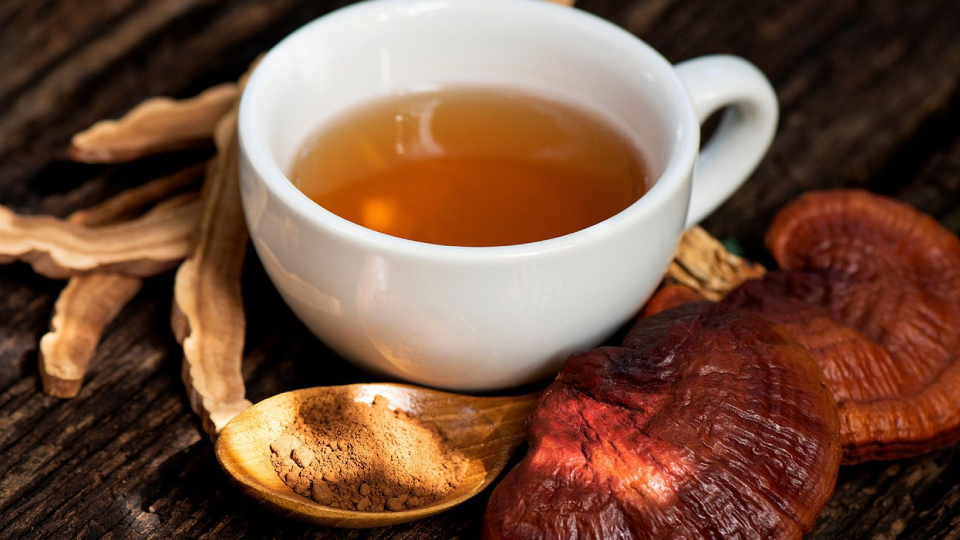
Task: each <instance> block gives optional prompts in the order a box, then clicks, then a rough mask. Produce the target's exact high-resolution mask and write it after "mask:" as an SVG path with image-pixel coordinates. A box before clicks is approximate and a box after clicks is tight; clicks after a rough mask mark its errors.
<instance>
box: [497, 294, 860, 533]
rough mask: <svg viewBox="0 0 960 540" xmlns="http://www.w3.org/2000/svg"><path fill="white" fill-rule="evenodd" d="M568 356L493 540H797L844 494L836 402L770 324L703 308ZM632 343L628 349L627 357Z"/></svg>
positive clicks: (509, 481)
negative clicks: (837, 488)
mask: <svg viewBox="0 0 960 540" xmlns="http://www.w3.org/2000/svg"><path fill="white" fill-rule="evenodd" d="M624 343H625V345H626V347H605V348H601V349H595V350H592V351H588V352H586V353H583V354H580V355H575V356H573V357H571V358H570V359H569V360H568V361H567V363H566V365H565V366H564V368H563V370H562V371H561V372H560V374H559V375H558V376H557V380H556V381H555V382H554V383H553V384H551V385H550V387H549V388H547V390H546V392H545V393H544V395H543V397H542V398H541V400H540V403H539V404H538V406H537V408H536V410H534V412H533V413H532V414H531V416H530V418H529V420H528V423H527V434H528V441H529V443H530V450H529V452H528V453H527V455H526V457H525V458H524V459H523V461H521V462H520V463H519V464H518V465H517V466H516V467H515V468H514V469H513V470H512V471H511V472H510V473H509V474H508V475H507V476H506V477H505V478H504V480H503V481H502V482H501V483H500V484H499V486H497V488H496V490H495V491H494V493H493V495H492V496H491V499H490V502H489V504H488V506H487V512H486V514H485V516H484V522H483V534H484V536H485V537H486V538H489V539H513V538H516V539H525V540H526V539H546V538H579V539H586V538H649V539H654V538H692V537H711V538H720V537H724V538H727V537H731V538H732V537H753V538H769V539H778V538H800V537H801V536H802V533H803V532H804V531H807V530H809V529H810V527H811V526H812V525H813V522H814V519H815V518H816V516H817V514H818V512H819V511H820V509H821V508H822V507H823V505H824V504H826V502H827V501H828V500H829V498H830V496H831V494H832V493H833V488H834V484H835V482H836V476H837V470H838V468H839V464H840V456H841V451H840V438H839V419H838V417H837V409H836V404H835V403H834V401H833V398H832V397H831V396H830V393H829V391H828V390H827V388H826V386H825V383H824V380H823V375H822V373H821V370H820V368H819V367H818V366H817V363H816V361H815V360H814V358H813V357H812V356H811V354H810V352H809V351H807V350H806V349H805V348H803V347H802V346H800V345H799V344H798V343H797V342H796V341H794V340H793V338H792V337H791V336H790V335H788V334H787V333H786V332H785V331H784V330H783V329H782V328H780V327H778V326H776V325H774V324H772V323H770V322H769V321H768V320H767V319H765V318H763V317H762V316H759V315H756V314H752V313H749V312H743V311H739V310H735V309H730V308H728V307H726V306H722V305H717V304H712V303H710V302H693V303H689V304H686V305H684V306H681V307H678V308H676V309H673V310H670V311H668V312H665V313H662V314H660V315H658V316H655V317H651V318H648V319H643V320H641V321H640V322H639V323H638V324H637V325H636V326H635V327H634V328H633V330H631V332H630V333H629V335H628V336H627V338H626V340H625V342H624ZM628 347H630V348H628Z"/></svg>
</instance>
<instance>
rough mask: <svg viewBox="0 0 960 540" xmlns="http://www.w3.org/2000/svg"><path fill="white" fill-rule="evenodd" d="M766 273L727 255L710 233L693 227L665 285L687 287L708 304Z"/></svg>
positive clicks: (684, 237)
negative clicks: (706, 300) (709, 301)
mask: <svg viewBox="0 0 960 540" xmlns="http://www.w3.org/2000/svg"><path fill="white" fill-rule="evenodd" d="M765 272H766V270H765V269H764V268H763V266H761V265H759V264H756V263H752V262H749V261H746V260H744V259H743V258H741V257H739V256H737V255H734V254H733V253H730V252H729V251H727V250H726V248H724V247H723V244H721V243H720V242H719V241H718V240H717V239H716V238H714V237H712V236H710V233H708V232H707V231H705V230H703V229H702V228H700V227H691V228H690V229H688V230H687V231H686V232H685V233H683V237H682V238H681V239H680V246H679V247H678V248H677V253H676V255H674V258H673V261H672V262H671V263H670V267H669V268H667V274H666V276H664V284H665V285H673V284H680V285H684V286H686V287H688V288H690V289H693V290H694V291H696V292H697V293H699V294H700V296H702V297H704V298H706V299H708V300H719V299H721V298H723V296H724V295H726V294H727V293H728V292H730V291H732V290H733V289H736V288H737V287H739V286H740V284H741V283H743V282H744V281H747V280H748V279H757V278H760V277H762V276H763V274H764V273H765Z"/></svg>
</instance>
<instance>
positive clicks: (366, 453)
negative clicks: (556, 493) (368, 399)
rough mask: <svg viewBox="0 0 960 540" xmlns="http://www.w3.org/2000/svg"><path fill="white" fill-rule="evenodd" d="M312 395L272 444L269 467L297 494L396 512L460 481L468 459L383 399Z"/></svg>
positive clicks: (363, 508) (360, 508) (349, 506)
mask: <svg viewBox="0 0 960 540" xmlns="http://www.w3.org/2000/svg"><path fill="white" fill-rule="evenodd" d="M316 397H317V399H312V400H309V401H307V402H305V403H304V404H303V405H302V406H301V410H300V411H299V415H298V416H297V417H296V419H295V420H294V422H293V423H292V424H291V425H289V426H287V428H286V429H285V430H284V433H283V435H281V436H280V437H279V438H277V440H275V441H273V442H272V443H271V444H270V451H271V456H270V459H271V462H272V463H273V467H274V469H275V470H276V471H277V474H278V475H279V476H280V478H281V479H282V480H283V481H284V483H286V484H287V485H288V486H290V488H291V489H292V490H293V491H295V492H296V493H298V494H299V495H302V496H304V497H309V498H311V499H313V500H315V501H317V502H318V503H320V504H323V505H325V506H330V507H333V508H341V509H344V510H357V511H365V512H382V511H400V510H407V509H411V508H417V507H420V506H424V505H427V504H430V503H432V502H434V501H436V500H439V499H440V498H441V497H443V496H444V495H446V494H448V493H450V492H452V491H453V490H454V489H456V487H457V486H458V485H459V484H460V482H461V481H463V478H464V476H465V475H466V471H467V459H466V458H464V457H463V455H462V454H460V453H459V452H457V451H455V450H453V449H451V448H450V447H449V445H448V444H447V443H446V442H445V440H444V439H443V437H442V436H441V434H440V433H439V432H438V431H437V430H436V429H433V428H432V427H429V426H426V425H424V424H423V423H421V422H420V421H419V420H417V419H416V418H414V417H412V416H410V415H408V414H407V413H405V412H403V411H400V410H391V409H390V407H389V405H388V402H387V400H386V398H384V397H382V396H377V397H375V398H374V400H373V403H372V404H367V403H362V402H357V401H354V400H353V399H352V398H351V397H350V396H347V395H346V394H343V395H333V396H330V395H324V396H316Z"/></svg>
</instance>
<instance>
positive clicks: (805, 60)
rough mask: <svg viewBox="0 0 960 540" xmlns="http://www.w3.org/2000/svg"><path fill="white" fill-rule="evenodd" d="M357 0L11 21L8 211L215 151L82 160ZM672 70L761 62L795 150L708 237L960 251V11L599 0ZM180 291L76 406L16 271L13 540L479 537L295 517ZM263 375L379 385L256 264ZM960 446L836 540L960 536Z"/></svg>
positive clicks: (891, 2) (881, 5)
mask: <svg viewBox="0 0 960 540" xmlns="http://www.w3.org/2000/svg"><path fill="white" fill-rule="evenodd" d="M341 3H342V0H338V1H336V2H331V1H308V0H262V1H258V0H229V1H214V0H98V1H96V2H92V1H90V0H59V1H57V0H0V202H2V203H3V204H5V205H9V206H11V207H14V208H16V209H18V210H20V211H24V212H46V213H54V214H58V215H65V214H67V213H69V212H70V211H72V210H75V209H77V208H80V207H83V206H85V205H88V204H91V203H93V202H95V201H98V200H100V199H102V198H103V197H105V196H106V195H108V194H110V193H114V192H117V191H119V190H121V189H123V188H124V187H127V186H130V185H131V184H135V183H139V182H142V181H144V180H146V179H148V178H151V177H155V176H158V175H160V174H162V173H163V172H166V171H169V170H171V169H173V168H175V167H177V166H179V165H180V164H182V163H184V162H187V161H196V160H198V159H202V158H203V157H205V154H204V153H203V152H196V153H192V154H189V155H179V156H163V157H158V158H153V159H150V160H147V161H145V162H141V163H135V164H131V165H124V166H119V167H102V166H89V165H78V164H71V163H68V162H65V161H64V160H63V156H64V150H65V148H66V146H67V141H68V140H69V137H70V135H71V134H72V133H74V132H75V131H77V130H79V129H82V128H84V127H86V126H87V125H89V124H90V123H92V122H93V121H95V120H97V119H100V118H104V117H114V116H117V115H119V114H121V113H123V112H124V111H126V110H127V109H129V108H130V107H131V106H133V105H134V104H136V103H137V102H139V101H141V100H142V99H144V98H147V97H149V96H152V95H157V94H168V95H175V96H189V95H192V94H194V93H196V92H198V91H199V90H201V89H203V88H205V87H207V86H209V85H211V84H213V83H216V82H220V81H225V80H232V79H234V78H236V76H237V75H239V74H240V73H241V71H242V70H243V69H244V67H245V66H246V65H247V63H248V62H249V61H250V60H251V59H252V58H253V57H254V56H255V55H256V54H257V53H259V52H261V51H263V50H265V49H267V48H269V47H270V46H271V45H272V44H274V43H276V42H277V41H278V40H279V39H280V38H281V37H283V36H284V35H285V34H287V33H289V32H290V31H292V30H294V29H295V28H297V27H298V26H300V25H302V24H303V23H305V22H307V21H309V20H311V19H313V18H315V17H317V16H320V15H323V14H324V13H326V12H328V11H330V10H332V9H334V8H336V7H338V6H339V5H341ZM581 7H582V8H583V9H585V10H587V11H590V12H593V13H596V14H598V15H601V16H603V17H606V18H608V19H610V20H612V21H614V22H616V23H617V24H619V25H622V26H624V27H626V28H627V29H629V30H630V31H631V32H634V33H635V34H637V35H638V36H640V37H641V38H643V39H645V40H647V41H648V42H650V43H651V44H652V45H653V46H655V47H657V48H658V49H660V50H661V51H662V52H663V53H664V54H665V55H666V57H667V58H668V59H670V60H671V61H680V60H684V59H687V58H692V57H695V56H698V55H702V54H707V53H717V52H724V53H733V54H739V55H742V56H745V57H746V58H748V59H750V60H752V61H753V62H755V63H756V64H757V65H759V66H760V68H761V69H762V70H763V71H764V72H765V73H767V75H768V76H769V77H770V79H771V80H772V81H773V82H774V84H775V85H776V88H777V91H778V93H779V97H780V103H781V107H782V118H781V125H780V131H779V134H778V135H777V138H776V141H775V142H774V145H773V148H772V150H771V152H770V155H769V157H768V158H767V159H766V160H765V161H764V163H763V164H762V165H761V167H760V168H759V170H758V171H757V173H756V174H755V175H754V177H753V178H752V179H751V180H750V181H749V182H748V183H747V184H746V185H745V186H744V187H743V188H742V189H741V190H740V191H739V192H738V193H737V194H736V196H735V197H734V198H733V199H732V200H730V201H729V203H727V204H726V205H725V206H724V207H723V208H721V209H720V210H719V211H718V212H716V214H715V215H714V216H712V217H711V218H710V219H709V220H708V221H707V222H706V226H707V228H708V229H709V230H710V231H711V232H713V233H714V234H715V235H716V236H718V237H720V238H722V239H728V240H729V239H732V240H736V241H737V242H738V243H739V244H740V245H741V246H743V249H744V251H745V253H746V254H747V255H748V256H750V257H753V258H757V259H760V260H766V259H765V255H764V251H763V247H762V244H761V234H762V231H763V230H764V229H765V227H766V225H767V223H768V222H769V221H770V219H771V217H772V215H773V214H774V213H775V212H776V210H777V209H778V208H779V207H780V206H781V205H783V204H784V203H785V202H787V201H789V200H790V199H792V198H793V197H795V196H796V195H797V194H799V193H801V192H803V191H805V190H809V189H815V188H822V187H837V186H857V187H865V188H868V189H871V190H874V191H877V192H880V193H883V194H887V195H891V196H893V197H897V198H899V199H902V200H905V201H908V202H910V203H911V204H914V205H916V206H917V207H919V208H920V209H922V210H924V211H926V212H929V213H931V214H932V215H934V216H935V217H936V218H937V219H938V220H940V221H941V222H942V223H944V224H945V225H946V226H947V227H949V228H950V229H952V230H953V231H958V230H960V206H958V204H957V202H958V190H960V4H958V3H957V2H956V0H912V1H909V2H903V1H901V0H788V1H773V0H763V1H758V0H723V1H710V2H706V1H702V0H583V2H582V4H581ZM171 284H172V279H171V276H169V275H166V276H162V277H158V278H154V279H151V280H149V281H148V283H147V285H146V286H145V288H144V290H143V292H142V293H141V294H140V295H139V296H138V297H137V298H136V300H135V301H134V302H133V303H132V304H131V305H130V306H129V307H128V308H127V309H126V310H124V312H123V313H122V314H121V315H120V316H119V317H118V320H117V321H116V322H115V323H114V324H113V325H112V326H111V327H110V329H109V331H108V334H107V335H106V337H105V339H104V341H103V343H102V345H101V348H100V351H99V353H98V355H97V357H96V359H95V364H94V366H93V368H92V371H91V372H90V374H89V376H88V378H87V382H86V385H85V386H84V389H83V391H82V392H81V393H80V395H79V396H78V397H77V398H75V399H72V400H58V399H54V398H51V397H47V396H45V395H43V394H42V393H41V392H40V388H39V380H38V375H37V341H38V339H39V337H40V336H41V335H42V333H43V332H44V331H45V330H46V328H47V324H48V319H49V315H50V310H51V308H52V305H53V302H54V300H55V298H56V294H57V292H58V290H59V288H60V287H61V286H62V283H58V282H54V281H49V280H46V279H42V278H39V277H37V276H35V275H33V274H32V273H31V272H30V271H29V269H28V268H27V267H26V266H24V265H20V264H15V265H10V266H4V267H0V536H2V537H9V538H23V537H28V538H29V537H53V538H74V537H83V538H87V537H99V536H110V537H146V536H155V537H199V536H209V537H215V538H262V537H277V538H301V537H304V538H305V537H311V538H334V537H338V538H339V537H344V538H411V539H413V538H454V537H473V536H475V535H476V531H477V528H478V523H479V520H480V517H481V515H482V512H483V508H484V505H485V503H486V496H487V494H484V495H483V496H480V497H477V498H475V499H474V500H472V501H470V502H468V503H467V504H465V505H463V506H462V507H460V508H458V509H455V510H453V511H450V512H447V513H445V514H442V515H440V516H437V517H434V518H431V519H427V520H423V521H421V522H418V523H413V524H407V525H402V526H397V527H392V528H387V529H376V530H367V531H341V530H327V529H321V528H318V527H312V526H308V525H304V524H300V523H297V522H294V521H289V520H285V519H280V518H277V517H275V516H273V515H272V514H270V513H268V512H266V511H264V510H262V509H260V508H259V507H257V506H255V505H254V504H252V503H251V502H249V501H247V500H246V499H245V498H243V497H242V496H241V495H240V494H239V493H238V492H237V491H236V490H235V489H233V487H232V486H231V485H230V484H228V482H227V479H226V478H225V477H224V475H223V474H222V473H221V472H220V469H219V467H218V466H217V464H216V461H215V460H214V457H213V452H212V449H211V445H210V443H209V442H208V441H207V439H206V438H205V437H204V436H202V434H201V430H200V425H199V423H198V421H197V420H196V418H195V417H194V416H193V415H192V414H191V412H190V410H189V407H188V405H187V401H186V399H185V396H184V391H183V387H182V384H181V382H180V377H179V371H180V357H181V352H180V350H178V348H177V346H176V345H175V343H174V341H173V339H172V337H171V335H170V330H169V325H168V317H169V307H170V302H171ZM244 287H245V293H246V299H245V301H246V304H247V305H248V306H249V307H254V308H255V309H252V310H249V329H250V330H249V332H248V345H247V359H246V365H245V368H244V372H245V376H246V379H247V381H248V383H249V386H248V391H249V397H250V398H251V399H252V400H253V401H258V400H260V399H263V398H265V397H267V396H270V395H272V394H275V393H277V392H281V391H284V390H290V389H294V388H300V387H306V386H317V385H329V384H339V383H347V382H356V381H360V380H363V379H364V378H365V377H364V375H363V374H361V373H358V372H357V371H355V370H353V369H352V368H350V367H349V366H347V365H345V364H344V363H343V362H342V361H340V360H339V359H337V358H336V357H335V356H334V355H333V354H332V353H330V352H329V351H328V350H327V349H326V348H325V347H324V346H323V345H322V344H320V343H318V342H317V340H315V339H314V338H313V337H312V336H311V335H310V334H309V333H308V332H307V331H306V330H305V328H304V327H303V326H302V325H301V324H300V323H299V322H298V321H297V320H296V319H295V318H294V317H293V315H292V314H291V313H290V312H289V311H288V309H287V308H286V307H285V306H284V305H283V303H282V302H281V301H280V299H279V298H278V296H277V295H276V293H275V291H274V290H273V288H272V287H271V285H270V284H269V282H268V280H267V279H266V277H265V275H264V273H263V271H262V269H261V267H260V264H259V262H258V261H257V260H256V257H254V256H251V257H250V260H248V263H247V266H246V273H245V277H244ZM956 454H957V449H956V448H951V449H946V450H942V451H939V452H935V453H933V454H930V455H928V456H925V457H921V458H917V459H909V460H902V461H898V462H891V463H875V464H866V465H861V466H856V467H849V468H845V469H843V470H842V471H841V473H840V483H839V485H838V486H837V491H836V495H835V496H834V499H833V501H832V502H831V503H830V505H829V506H828V507H827V508H826V509H825V510H824V512H823V514H822V516H821V519H820V521H819V522H818V524H817V525H816V528H815V529H814V531H813V532H812V533H811V535H810V537H812V538H915V539H930V538H958V537H960V460H955V459H954V457H955V456H956Z"/></svg>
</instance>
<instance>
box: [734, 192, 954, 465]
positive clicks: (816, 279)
mask: <svg viewBox="0 0 960 540" xmlns="http://www.w3.org/2000/svg"><path fill="white" fill-rule="evenodd" d="M767 246H768V248H769V249H770V251H771V253H772V254H773V256H774V258H776V260H777V262H778V263H779V265H780V267H781V270H779V271H776V272H771V273H770V274H768V275H767V276H765V277H764V278H763V279H761V280H757V281H752V282H747V283H745V284H744V285H743V286H742V287H740V288H739V289H738V290H736V291H734V292H732V293H731V294H730V295H728V296H727V297H726V298H725V299H724V300H723V303H724V304H727V305H730V306H735V307H740V308H745V309H750V310H753V311H758V312H761V313H763V314H764V315H765V316H767V317H769V318H770V319H772V320H773V321H775V322H777V323H780V324H782V325H783V326H784V327H785V328H786V329H787V331H788V332H790V333H791V334H792V335H793V336H794V337H795V338H796V339H797V340H798V341H799V342H800V343H802V344H803V345H804V346H806V347H807V348H808V349H810V351H811V352H812V353H813V354H814V356H815V357H816V358H817V360H818V361H819V362H820V365H821V366H822V368H823V370H824V375H825V377H826V380H827V384H828V385H829V387H830V389H831V391H832V392H833V395H834V397H835V399H836V400H837V402H838V404H839V407H840V422H841V434H842V438H843V447H844V463H859V462H862V461H867V460H874V459H896V458H902V457H909V456H914V455H918V454H922V453H924V452H927V451H930V450H933V449H935V448H938V447H941V446H945V445H948V444H951V443H954V442H956V441H957V440H960V362H957V358H958V353H960V241H958V239H957V237H956V236H954V235H953V234H951V233H950V232H949V231H947V230H946V229H944V228H943V227H942V226H940V225H939V224H938V223H937V222H936V221H934V220H933V219H932V218H930V217H929V216H926V215H924V214H922V213H920V212H918V211H916V210H915V209H913V208H911V207H909V206H907V205H905V204H902V203H899V202H896V201H893V200H891V199H888V198H885V197H881V196H878V195H873V194H870V193H867V192H864V191H826V192H815V193H809V194H806V195H804V196H802V197H800V198H799V199H797V200H796V201H795V202H793V203H791V204H790V205H788V206H787V207H785V208H784V209H783V210H782V211H781V212H780V213H779V214H778V215H777V217H776V218H775V220H774V222H773V224H772V225H771V227H770V230H769V231H768V232H767Z"/></svg>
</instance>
